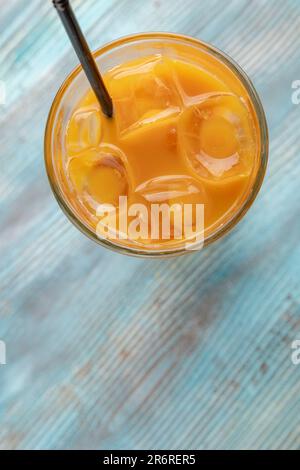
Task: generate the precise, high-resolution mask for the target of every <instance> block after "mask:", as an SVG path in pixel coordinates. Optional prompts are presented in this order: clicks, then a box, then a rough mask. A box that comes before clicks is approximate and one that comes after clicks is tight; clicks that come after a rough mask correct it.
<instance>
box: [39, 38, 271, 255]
mask: <svg viewBox="0 0 300 470" xmlns="http://www.w3.org/2000/svg"><path fill="white" fill-rule="evenodd" d="M151 39H152V40H154V39H166V40H177V41H178V40H179V41H183V42H185V43H186V44H188V45H194V46H197V47H199V46H200V47H202V48H205V49H206V50H207V51H208V52H209V53H211V54H213V55H214V56H215V57H216V58H217V59H219V60H221V61H222V62H223V63H224V64H225V65H227V66H228V67H229V68H230V70H231V71H232V72H233V73H234V74H235V75H236V76H237V78H238V79H239V81H240V82H241V83H242V85H243V86H244V87H245V89H246V91H247V93H248V94H249V98H250V100H251V104H252V106H253V108H254V111H255V113H256V117H257V121H258V129H259V132H260V149H259V156H258V157H259V166H258V170H257V173H256V176H255V180H254V183H253V186H252V188H251V189H250V190H249V194H248V195H247V197H246V198H245V200H244V202H243V203H242V204H241V206H240V207H239V208H238V210H237V211H235V212H233V214H232V216H231V217H230V218H229V219H228V220H227V221H226V222H225V223H224V224H223V225H221V226H220V227H219V228H217V229H216V230H215V231H213V232H212V233H211V234H209V235H208V236H207V237H205V238H204V242H203V247H205V246H207V245H209V244H211V243H212V242H214V241H216V240H218V239H219V238H221V237H223V236H225V235H226V234H227V233H228V232H229V231H230V230H231V229H232V228H233V227H235V225H236V224H237V223H238V222H239V221H240V220H241V219H242V218H243V217H244V215H245V214H246V212H247V211H248V209H249V208H250V207H251V205H252V203H253V202H254V200H255V198H256V196H257V194H258V192H259V190H260V187H261V185H262V182H263V179H264V176H265V172H266V167H267V162H268V150H269V136H268V127H267V121H266V116H265V112H264V109H263V106H262V103H261V100H260V98H259V96H258V93H257V91H256V89H255V87H254V85H253V83H252V81H251V80H250V78H249V77H248V75H247V74H246V72H245V71H244V70H243V69H242V68H241V67H240V65H239V64H238V63H237V62H235V60H234V59H232V58H231V57H230V56H229V55H228V54H227V53H225V52H223V51H221V50H220V49H218V48H217V47H215V46H213V45H211V44H209V43H207V42H205V41H202V40H200V39H197V38H194V37H191V36H187V35H184V34H177V33H171V32H159V31H158V32H146V33H136V34H130V35H126V36H123V37H120V38H118V39H116V40H113V41H111V42H109V43H106V44H104V45H103V46H101V47H100V48H98V49H96V50H95V51H93V55H94V57H95V58H97V57H99V56H101V55H103V54H105V53H106V52H109V51H111V50H113V49H116V48H118V47H119V46H123V45H125V44H130V43H134V42H138V41H143V40H151ZM80 72H82V67H81V65H80V64H78V65H77V66H76V67H75V68H74V69H73V70H72V71H71V72H70V73H69V74H68V76H67V77H66V78H65V80H64V81H63V83H62V85H61V86H60V87H59V89H58V91H57V93H56V95H55V97H54V99H53V102H52V105H51V107H50V111H49V114H48V118H47V123H46V128H45V136H44V159H45V166H46V172H47V176H48V180H49V183H50V186H51V189H52V192H53V194H54V196H55V198H56V200H57V202H58V204H59V206H60V207H61V209H62V211H63V212H64V213H65V215H66V216H67V217H68V218H69V220H71V222H72V223H73V224H74V225H75V226H76V227H77V228H78V229H79V230H80V231H81V232H82V233H83V234H85V235H86V236H88V237H89V238H90V239H92V240H93V241H95V242H96V243H98V244H100V245H102V246H104V247H106V248H109V249H111V250H113V251H116V252H119V253H123V254H127V255H131V256H138V257H147V258H159V257H160V258H161V257H166V258H167V257H173V256H179V255H184V254H188V253H195V252H196V253H197V251H201V250H188V249H187V248H186V247H185V246H182V247H179V248H173V249H169V250H168V249H160V250H149V249H142V248H139V247H138V248H136V247H130V246H126V245H118V244H116V243H114V242H112V241H110V240H108V239H104V238H99V237H98V236H97V234H96V233H95V232H93V231H92V230H91V229H90V228H89V227H87V226H86V225H85V224H84V223H83V222H81V220H79V218H78V217H77V216H76V213H75V211H74V210H73V209H72V208H71V206H70V205H69V204H68V202H67V201H66V198H65V196H64V194H63V193H62V191H61V189H60V187H59V184H57V183H56V181H54V178H53V177H52V175H51V174H50V171H49V166H48V165H49V162H50V164H51V165H52V167H53V159H52V146H51V139H52V130H53V122H54V119H55V117H56V112H57V108H58V106H59V104H60V103H61V101H62V99H63V96H64V93H65V91H66V90H67V89H68V87H69V86H70V84H71V83H72V82H73V80H74V79H75V78H76V77H77V75H79V73H80ZM53 174H54V171H53Z"/></svg>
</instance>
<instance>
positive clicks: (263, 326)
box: [0, 0, 300, 449]
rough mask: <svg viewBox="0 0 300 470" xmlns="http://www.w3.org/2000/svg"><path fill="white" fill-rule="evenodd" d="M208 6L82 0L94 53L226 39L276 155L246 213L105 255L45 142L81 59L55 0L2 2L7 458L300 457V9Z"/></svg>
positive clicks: (0, 148)
mask: <svg viewBox="0 0 300 470" xmlns="http://www.w3.org/2000/svg"><path fill="white" fill-rule="evenodd" d="M2 3H3V5H2ZM207 4H208V3H207V2H204V1H199V0H185V1H184V2H183V1H182V0H153V1H152V0H143V1H142V2H141V1H139V0H105V1H104V0H101V1H100V0H98V1H97V0H89V1H84V2H83V1H79V0H77V1H76V0H74V1H73V5H74V8H75V10H76V13H77V15H78V17H79V18H80V23H81V24H82V27H83V29H84V31H85V32H86V33H87V35H88V38H89V42H90V44H91V46H92V47H93V48H96V47H98V46H100V45H101V44H103V43H105V42H107V41H110V40H112V39H114V38H115V37H118V36H122V35H125V34H129V33H133V32H139V31H147V30H164V31H176V32H180V33H185V34H189V35H192V36H196V37H199V38H202V39H203V40H205V41H208V42H212V43H213V44H214V45H216V46H217V47H219V48H221V49H223V50H224V51H225V52H227V53H228V54H229V55H231V56H232V57H233V58H234V59H235V60H236V61H237V62H239V63H240V64H241V65H242V67H244V69H245V70H246V72H247V73H248V74H249V75H250V77H251V78H252V80H253V82H254V84H255V86H256V87H257V90H258V92H259V94H260V96H261V98H262V101H263V104H264V107H265V110H266V114H267V119H268V123H269V130H270V140H271V145H270V162H269V167H268V172H267V177H266V179H265V182H264V185H263V187H262V190H261V192H260V195H259V197H258V199H257V200H256V201H255V203H254V205H253V207H252V208H251V210H250V212H249V213H248V214H247V216H246V217H245V219H244V220H243V221H242V222H241V223H240V224H239V225H238V227H237V228H236V229H235V230H234V231H233V232H232V233H231V234H230V235H229V236H227V237H226V238H225V239H224V240H222V241H221V242H218V243H216V244H214V245H212V246H210V247H208V248H206V249H205V250H204V251H202V252H201V253H199V254H193V255H191V256H187V257H182V258H178V259H172V260H167V261H158V260H139V259H131V258H128V257H125V256H121V255H118V254H114V253H111V252H109V251H107V250H105V249H103V248H101V247H99V246H97V245H96V244H94V243H93V242H91V241H89V240H88V239H87V238H85V237H84V236H83V235H82V234H81V233H80V232H78V231H77V230H76V229H75V228H74V227H73V226H72V225H71V224H70V223H69V222H68V220H66V218H65V216H64V215H63V214H62V212H61V211H60V209H59V207H58V206H57V204H56V202H55V200H54V198H53V196H52V194H51V191H50V188H49V185H48V181H47V178H46V174H45V168H44V162H43V133H44V127H45V121H46V117H47V113H48V111H49V107H50V105H51V102H52V99H53V97H54V95H55V92H56V90H57V88H58V86H59V84H60V83H61V82H62V81H63V80H64V78H65V76H66V75H67V73H68V72H69V71H70V70H71V69H72V68H73V67H74V65H75V64H76V57H75V55H74V53H73V52H72V50H71V48H70V44H69V42H68V40H67V38H66V37H65V33H64V31H63V29H62V26H61V24H60V22H59V21H58V18H57V17H56V14H55V12H54V11H53V9H52V7H51V2H50V1H49V2H45V1H44V0H32V1H30V2H28V1H27V0H11V1H10V2H1V8H0V80H2V81H3V82H5V85H6V89H7V100H6V104H3V105H0V162H1V171H0V225H1V232H0V243H1V257H0V339H2V340H4V341H5V342H6V345H7V365H5V366H0V424H1V426H0V448H3V449H11V448H17V449H23V448H26V449H29V448H34V449H39V448H47V449H48V448H50V449H56V448H68V449H72V448H95V449H101V448H109V449H132V448H133V449H138V448H148V449H166V448H167V449H178V448H180V449H193V448H199V449H211V448H215V449H219V448H223V449H224V448H225V449H232V448H233V449H240V448H249V449H253V448H260V449H261V448H269V449H270V448H271V449H277V448H287V449H296V448H299V447H300V418H299V416H300V403H299V395H300V365H299V366H295V365H293V364H292V362H291V352H292V351H291V342H292V340H294V339H296V338H297V337H298V338H300V306H299V301H300V283H299V281H300V191H299V179H300V163H299V162H300V152H299V147H300V144H299V131H300V105H299V106H296V105H294V104H292V101H291V94H292V89H291V84H292V81H294V80H297V79H300V36H299V30H300V2H299V0H285V1H281V0H232V1H227V0H218V1H217V0H211V1H210V2H209V8H208V7H207Z"/></svg>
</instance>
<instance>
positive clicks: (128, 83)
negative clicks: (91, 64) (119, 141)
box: [108, 54, 182, 135]
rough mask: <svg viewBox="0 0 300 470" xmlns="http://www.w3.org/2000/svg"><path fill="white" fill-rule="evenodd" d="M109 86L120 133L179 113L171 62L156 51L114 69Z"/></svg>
mask: <svg viewBox="0 0 300 470" xmlns="http://www.w3.org/2000/svg"><path fill="white" fill-rule="evenodd" d="M108 84H109V85H108V86H109V89H110V93H111V95H112V98H113V102H114V109H115V118H116V121H117V128H118V131H119V133H120V134H121V135H124V134H126V132H129V131H131V130H132V129H136V128H137V127H139V126H143V125H147V124H149V123H152V122H153V121H156V120H157V119H165V118H168V117H170V116H171V115H175V114H179V112H180V110H181V107H182V101H181V98H180V95H179V93H178V91H177V88H176V85H175V82H174V80H173V71H172V65H171V62H170V61H168V59H166V58H162V56H161V55H159V54H157V55H154V56H151V57H149V58H147V59H145V60H144V61H143V62H139V63H138V65H137V64H136V63H135V62H133V63H132V64H131V65H128V66H127V67H126V69H125V70H124V68H122V69H121V70H120V68H119V67H117V68H115V69H113V70H112V71H111V72H110V74H109V77H108Z"/></svg>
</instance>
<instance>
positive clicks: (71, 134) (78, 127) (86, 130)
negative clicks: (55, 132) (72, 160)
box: [66, 106, 101, 155]
mask: <svg viewBox="0 0 300 470" xmlns="http://www.w3.org/2000/svg"><path fill="white" fill-rule="evenodd" d="M100 139H101V117H100V111H99V109H98V108H96V107H90V106H88V107H83V108H80V110H78V111H75V113H74V114H73V115H72V117H71V119H70V121H69V124H68V128H67V134H66V149H67V153H68V155H74V154H76V153H79V152H82V150H85V149H88V148H93V147H97V146H98V145H99V143H100Z"/></svg>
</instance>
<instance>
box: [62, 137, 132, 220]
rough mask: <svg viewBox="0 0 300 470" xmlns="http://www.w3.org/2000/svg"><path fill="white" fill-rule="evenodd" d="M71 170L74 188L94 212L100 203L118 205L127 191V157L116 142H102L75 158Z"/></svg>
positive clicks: (70, 164) (70, 162)
mask: <svg viewBox="0 0 300 470" xmlns="http://www.w3.org/2000/svg"><path fill="white" fill-rule="evenodd" d="M68 173H69V175H70V179H71V182H72V183H73V186H74V189H75V190H76V191H77V192H80V193H81V195H82V197H83V199H84V201H85V202H86V203H87V204H88V205H89V206H90V208H92V209H94V210H95V211H96V210H97V206H98V205H99V204H112V205H114V206H115V207H118V203H119V197H120V196H124V195H127V193H128V187H129V184H130V183H129V178H128V173H127V159H126V156H125V155H124V153H123V152H122V151H121V150H120V149H119V148H118V147H116V146H115V145H110V144H101V145H100V146H99V147H98V148H97V149H89V150H88V151H84V152H81V153H80V154H78V155H76V156H74V157H72V158H71V159H70V161H69V164H68Z"/></svg>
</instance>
